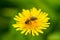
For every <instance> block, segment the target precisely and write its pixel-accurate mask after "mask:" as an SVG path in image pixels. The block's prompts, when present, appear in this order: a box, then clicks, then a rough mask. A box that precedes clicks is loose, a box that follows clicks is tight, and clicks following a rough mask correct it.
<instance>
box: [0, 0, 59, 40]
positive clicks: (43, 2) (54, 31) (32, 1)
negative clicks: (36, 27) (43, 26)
mask: <svg viewBox="0 0 60 40" xmlns="http://www.w3.org/2000/svg"><path fill="white" fill-rule="evenodd" d="M33 7H36V8H37V9H42V11H44V12H47V13H48V14H49V17H50V23H51V24H50V27H49V28H48V29H47V30H43V31H44V32H45V33H44V34H40V35H39V36H34V37H33V36H31V35H27V36H25V35H24V34H23V35H21V34H20V31H16V30H15V29H14V28H13V27H12V24H13V23H14V20H13V17H14V16H15V15H16V14H17V13H18V12H22V9H31V8H33ZM0 40H60V0H0Z"/></svg>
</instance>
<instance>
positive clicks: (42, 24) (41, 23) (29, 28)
mask: <svg viewBox="0 0 60 40" xmlns="http://www.w3.org/2000/svg"><path fill="white" fill-rule="evenodd" d="M49 19H50V18H49V17H48V13H45V12H42V11H41V9H39V10H37V9H36V8H32V9H30V10H25V9H23V12H22V13H18V16H15V18H14V20H15V21H16V23H15V24H13V27H14V28H16V30H21V34H23V33H25V35H27V34H32V35H33V36H35V35H37V36H38V35H39V33H43V31H42V30H43V29H47V27H49V24H50V23H49V22H48V21H49Z"/></svg>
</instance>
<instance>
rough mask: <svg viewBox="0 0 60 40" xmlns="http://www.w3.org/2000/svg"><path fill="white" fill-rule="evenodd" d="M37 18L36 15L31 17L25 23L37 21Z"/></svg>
mask: <svg viewBox="0 0 60 40" xmlns="http://www.w3.org/2000/svg"><path fill="white" fill-rule="evenodd" d="M36 19H37V18H36V17H31V18H30V19H27V20H26V21H25V24H29V23H31V21H35V20H36Z"/></svg>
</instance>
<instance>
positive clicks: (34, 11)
mask: <svg viewBox="0 0 60 40" xmlns="http://www.w3.org/2000/svg"><path fill="white" fill-rule="evenodd" d="M40 11H41V9H39V10H37V9H36V8H33V9H31V16H36V17H37V16H38V15H39V13H40Z"/></svg>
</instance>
